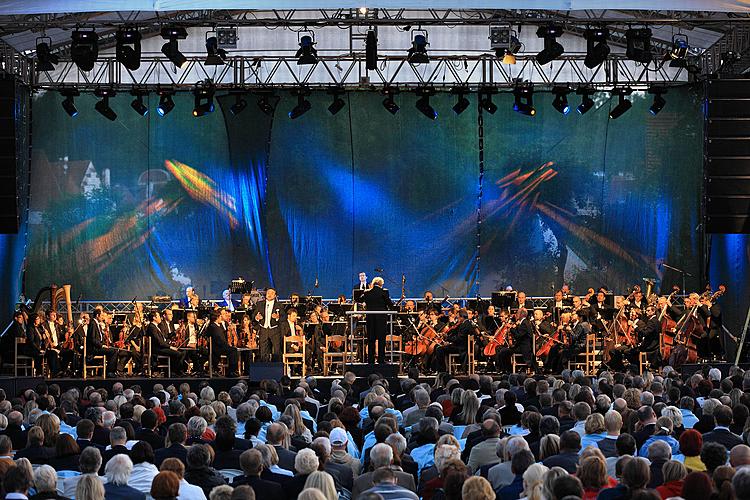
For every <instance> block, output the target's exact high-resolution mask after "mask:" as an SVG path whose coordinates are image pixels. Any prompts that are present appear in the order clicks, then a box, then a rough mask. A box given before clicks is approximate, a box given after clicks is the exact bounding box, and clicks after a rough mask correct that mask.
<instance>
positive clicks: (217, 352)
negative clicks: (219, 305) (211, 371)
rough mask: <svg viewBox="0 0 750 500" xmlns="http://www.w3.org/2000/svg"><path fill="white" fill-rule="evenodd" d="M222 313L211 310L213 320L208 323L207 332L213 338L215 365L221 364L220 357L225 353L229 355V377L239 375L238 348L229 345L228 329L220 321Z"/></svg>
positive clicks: (212, 346) (212, 347)
mask: <svg viewBox="0 0 750 500" xmlns="http://www.w3.org/2000/svg"><path fill="white" fill-rule="evenodd" d="M221 316H222V315H221V313H219V312H216V311H212V312H211V316H210V319H211V322H210V323H209V325H208V328H207V329H206V333H207V335H208V336H209V338H210V339H211V349H212V351H213V358H214V359H213V360H212V361H213V365H214V366H216V365H218V364H219V357H220V356H221V355H225V356H226V357H227V363H228V364H229V367H228V368H227V371H228V372H229V373H227V376H228V377H237V376H239V374H238V373H237V348H236V347H232V346H231V345H229V342H227V331H226V328H225V326H224V324H223V323H220V319H221Z"/></svg>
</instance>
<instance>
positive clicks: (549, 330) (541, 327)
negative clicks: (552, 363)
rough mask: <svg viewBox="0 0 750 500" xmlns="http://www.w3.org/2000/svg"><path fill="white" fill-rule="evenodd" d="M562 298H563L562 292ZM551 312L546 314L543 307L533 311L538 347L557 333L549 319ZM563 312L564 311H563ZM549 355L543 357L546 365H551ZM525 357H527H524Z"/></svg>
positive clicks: (536, 344)
mask: <svg viewBox="0 0 750 500" xmlns="http://www.w3.org/2000/svg"><path fill="white" fill-rule="evenodd" d="M558 293H559V294H560V299H561V300H562V292H558ZM549 314H550V313H547V314H545V313H544V312H543V311H542V310H541V309H534V313H533V318H534V319H533V324H534V336H535V339H536V342H535V346H536V348H537V349H539V348H540V347H542V345H543V344H545V343H546V342H548V341H549V340H550V339H551V338H552V334H553V333H555V326H556V324H553V323H552V322H551V321H550V319H549ZM561 314H562V313H561ZM548 358H549V357H548V355H545V356H544V358H543V361H544V366H549V359H548ZM524 359H525V358H524Z"/></svg>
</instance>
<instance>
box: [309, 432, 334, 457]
mask: <svg viewBox="0 0 750 500" xmlns="http://www.w3.org/2000/svg"><path fill="white" fill-rule="evenodd" d="M311 444H317V445H318V446H322V447H323V450H325V452H326V455H330V454H331V440H330V439H328V438H327V437H325V436H320V437H316V438H315V439H313V442H312V443H311Z"/></svg>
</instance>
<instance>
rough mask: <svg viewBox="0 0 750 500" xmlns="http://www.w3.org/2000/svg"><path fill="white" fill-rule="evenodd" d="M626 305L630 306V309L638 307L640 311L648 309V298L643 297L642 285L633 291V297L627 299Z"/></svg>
mask: <svg viewBox="0 0 750 500" xmlns="http://www.w3.org/2000/svg"><path fill="white" fill-rule="evenodd" d="M625 305H627V306H629V308H630V309H638V310H639V311H640V312H644V311H645V310H646V306H647V305H648V304H647V303H646V299H644V298H643V292H642V291H641V289H640V287H638V288H636V289H635V291H634V292H633V299H632V300H626V301H625Z"/></svg>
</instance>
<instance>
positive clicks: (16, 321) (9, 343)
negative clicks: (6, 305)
mask: <svg viewBox="0 0 750 500" xmlns="http://www.w3.org/2000/svg"><path fill="white" fill-rule="evenodd" d="M17 338H19V339H21V338H26V321H25V318H24V315H23V312H22V311H16V312H15V313H13V322H12V323H11V325H10V327H8V331H6V332H5V335H3V336H2V338H0V368H3V367H4V366H5V363H6V362H7V361H8V360H10V364H14V363H15V362H16V361H15V359H13V355H14V353H15V349H16V348H15V341H16V339H17Z"/></svg>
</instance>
